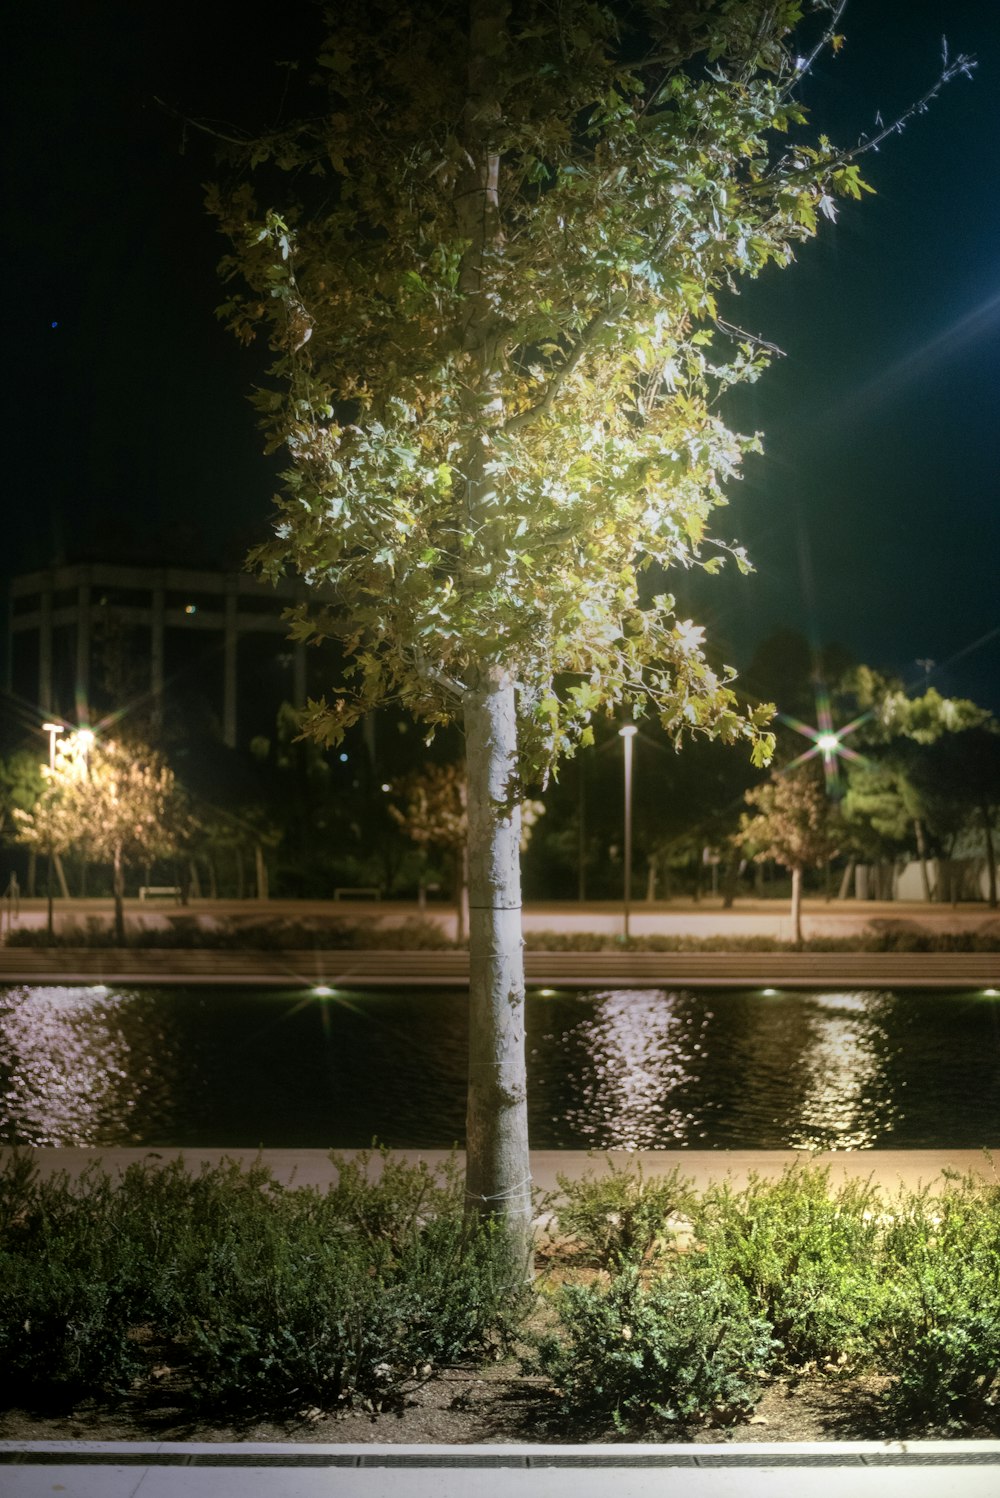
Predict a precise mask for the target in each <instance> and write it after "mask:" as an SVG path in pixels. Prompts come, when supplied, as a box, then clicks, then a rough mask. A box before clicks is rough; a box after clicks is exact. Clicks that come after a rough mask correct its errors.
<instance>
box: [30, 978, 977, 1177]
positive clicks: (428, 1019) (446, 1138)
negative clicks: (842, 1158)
mask: <svg viewBox="0 0 1000 1498" xmlns="http://www.w3.org/2000/svg"><path fill="white" fill-rule="evenodd" d="M527 1016H528V1028H527V1056H528V1088H529V1092H528V1096H529V1115H530V1132H531V1142H532V1145H533V1146H534V1147H535V1148H536V1149H589V1148H593V1149H656V1148H695V1149H726V1148H729V1149H748V1148H760V1149H779V1148H789V1147H794V1148H810V1147H812V1148H818V1149H848V1148H851V1149H870V1148H876V1147H886V1148H955V1149H958V1148H972V1149H974V1148H980V1147H983V1146H996V1145H997V1144H1000V999H997V998H991V997H988V996H986V995H985V994H976V993H961V992H959V993H941V992H934V993H929V992H926V991H916V992H888V991H884V992H874V993H873V992H850V991H842V992H841V991H838V992H832V991H830V992H819V991H817V992H795V991H792V990H787V991H779V992H777V993H772V992H770V991H767V992H762V991H761V990H756V991H722V992H720V991H714V990H713V991H711V992H708V991H705V990H697V991H693V990H688V989H677V990H666V989H648V990H610V991H603V992H593V993H579V992H576V991H569V990H556V991H553V990H540V991H536V992H534V993H532V994H530V995H529V1000H528V1008H527ZM466 1038H467V1029H466V999H465V996H464V995H463V994H462V993H461V992H458V991H455V990H447V991H437V990H433V991H428V990H425V989H420V990H415V989H414V990H408V991H403V992H353V991H348V990H336V991H335V992H334V993H332V994H327V995H318V994H314V993H311V992H308V991H306V992H303V991H302V990H296V991H294V992H287V991H279V992H275V991H273V990H254V989H237V990H233V989H231V988H228V987H227V988H224V989H213V988H205V987H200V986H199V987H193V988H190V989H183V988H164V989H152V988H119V987H114V988H104V987H101V986H97V987H67V986H55V985H32V986H20V987H11V988H6V989H0V1143H3V1144H17V1143H23V1144H40V1145H74V1144H75V1145H104V1146H110V1145H116V1144H122V1145H148V1146H149V1147H151V1148H163V1147H172V1146H173V1147H179V1146H201V1145H204V1146H208V1145H215V1146H221V1147H228V1148H256V1147H257V1146H262V1147H265V1148H268V1147H270V1148H279V1147H310V1148H327V1147H332V1146H340V1147H343V1148H354V1147H361V1146H364V1145H367V1144H370V1143H371V1141H372V1140H373V1139H374V1138H378V1139H379V1140H380V1141H382V1142H384V1143H386V1144H388V1145H391V1146H393V1147H394V1148H399V1149H402V1148H435V1147H447V1146H449V1145H451V1144H452V1143H456V1142H457V1143H459V1144H461V1142H462V1139H463V1132H464V1124H463V1117H464V1098H465V1053H466Z"/></svg>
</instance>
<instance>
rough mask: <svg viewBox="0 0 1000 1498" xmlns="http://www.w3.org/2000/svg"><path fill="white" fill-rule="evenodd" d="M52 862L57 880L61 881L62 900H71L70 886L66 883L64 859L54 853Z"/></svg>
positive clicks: (60, 892)
mask: <svg viewBox="0 0 1000 1498" xmlns="http://www.w3.org/2000/svg"><path fill="white" fill-rule="evenodd" d="M52 862H53V863H54V864H55V869H56V878H57V879H58V880H59V894H60V896H61V898H62V899H64V900H68V899H69V885H68V884H67V883H66V870H65V869H64V868H63V861H62V858H61V857H60V855H59V854H58V853H53V855H52Z"/></svg>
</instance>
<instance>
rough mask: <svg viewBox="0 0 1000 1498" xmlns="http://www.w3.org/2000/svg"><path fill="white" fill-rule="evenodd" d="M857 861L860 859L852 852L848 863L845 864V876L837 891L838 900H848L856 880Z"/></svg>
mask: <svg viewBox="0 0 1000 1498" xmlns="http://www.w3.org/2000/svg"><path fill="white" fill-rule="evenodd" d="M857 861H858V860H857V859H856V858H855V856H854V854H853V853H852V854H851V855H850V857H849V858H848V860H847V862H846V864H845V865H844V874H843V878H842V879H841V881H840V888H839V889H838V891H837V899H838V900H846V899H848V898H849V897H850V893H851V885H852V883H853V882H854V869H855V865H856V864H857Z"/></svg>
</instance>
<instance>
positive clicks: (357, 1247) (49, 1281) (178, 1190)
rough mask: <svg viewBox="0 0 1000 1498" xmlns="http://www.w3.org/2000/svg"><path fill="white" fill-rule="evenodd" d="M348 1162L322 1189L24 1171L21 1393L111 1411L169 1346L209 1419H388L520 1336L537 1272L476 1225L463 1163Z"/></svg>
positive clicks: (13, 1326)
mask: <svg viewBox="0 0 1000 1498" xmlns="http://www.w3.org/2000/svg"><path fill="white" fill-rule="evenodd" d="M336 1163H337V1164H338V1165H339V1169H340V1180H339V1183H338V1184H337V1185H336V1186H333V1187H332V1188H331V1189H330V1190H328V1191H326V1192H320V1191H316V1190H313V1189H310V1188H305V1187H297V1188H292V1187H289V1188H285V1187H283V1186H281V1185H280V1183H278V1182H276V1181H275V1180H274V1178H273V1176H272V1175H271V1174H270V1172H269V1171H268V1170H267V1169H266V1168H265V1167H264V1166H263V1165H261V1164H259V1163H257V1164H255V1165H253V1166H252V1167H251V1168H250V1169H248V1170H242V1169H240V1167H239V1166H237V1165H235V1164H233V1163H232V1162H229V1163H224V1164H223V1165H221V1166H219V1167H216V1168H213V1169H207V1168H205V1169H203V1170H202V1172H201V1174H200V1175H193V1176H192V1175H189V1174H188V1173H187V1171H186V1170H185V1169H184V1168H183V1166H182V1164H181V1163H180V1162H175V1163H173V1164H171V1165H167V1166H165V1167H163V1168H154V1167H153V1166H151V1165H147V1164H143V1165H137V1166H133V1167H131V1168H130V1169H129V1170H128V1171H127V1172H126V1173H125V1175H124V1177H123V1178H122V1180H121V1181H120V1183H115V1182H113V1181H112V1179H111V1178H110V1177H109V1176H108V1175H107V1174H105V1173H104V1172H102V1171H101V1170H100V1169H99V1168H98V1167H96V1166H95V1167H92V1168H91V1169H89V1170H88V1171H86V1172H85V1173H84V1175H83V1176H82V1177H81V1178H80V1179H79V1180H78V1181H77V1182H76V1183H74V1184H70V1183H69V1182H68V1181H67V1180H66V1178H65V1177H59V1178H56V1179H54V1180H52V1181H48V1182H40V1181H38V1179H37V1178H36V1177H35V1176H34V1175H33V1173H31V1171H30V1169H29V1168H27V1167H25V1165H24V1162H23V1157H18V1156H14V1157H13V1161H12V1163H11V1164H9V1165H8V1167H7V1169H6V1170H5V1171H4V1172H3V1174H2V1176H0V1391H2V1394H3V1395H4V1396H5V1397H6V1399H7V1400H8V1402H12V1401H17V1402H19V1403H21V1402H26V1401H27V1402H30V1403H35V1404H42V1405H52V1404H55V1403H58V1404H65V1403H66V1402H72V1401H73V1400H74V1399H76V1398H78V1397H80V1396H81V1395H82V1394H85V1393H87V1394H92V1395H103V1396H111V1395H113V1394H115V1393H118V1392H121V1391H122V1390H123V1389H125V1388H127V1387H128V1385H129V1384H130V1382H132V1381H133V1380H134V1379H135V1378H136V1377H138V1376H139V1375H140V1374H141V1373H142V1372H143V1370H144V1368H145V1366H146V1363H145V1356H146V1355H145V1352H144V1348H145V1346H146V1344H147V1343H149V1342H150V1341H159V1342H160V1343H163V1342H167V1343H169V1344H171V1346H172V1348H173V1349H175V1351H176V1361H178V1362H180V1363H182V1364H183V1365H184V1367H185V1369H186V1372H187V1375H188V1376H189V1378H190V1380H191V1382H192V1384H193V1387H194V1389H195V1391H196V1392H197V1394H198V1397H199V1399H200V1401H201V1403H202V1405H203V1407H212V1406H214V1407H218V1408H225V1409H227V1410H233V1409H236V1410H239V1412H240V1413H241V1414H242V1415H244V1416H249V1415H251V1414H254V1413H266V1412H273V1413H281V1412H285V1411H287V1410H289V1409H291V1408H297V1407H301V1405H302V1404H304V1403H314V1404H320V1405H323V1406H326V1407H329V1406H330V1405H332V1404H335V1403H338V1402H339V1403H344V1402H349V1401H351V1400H353V1399H356V1398H364V1399H367V1400H369V1401H370V1402H372V1403H376V1402H377V1403H379V1404H382V1403H385V1402H386V1401H387V1400H391V1399H393V1398H396V1397H398V1387H399V1383H400V1380H401V1379H403V1378H405V1377H406V1376H408V1375H409V1374H410V1373H411V1372H412V1370H413V1368H414V1367H420V1366H423V1365H424V1364H427V1363H430V1364H438V1363H440V1362H442V1361H455V1360H457V1359H459V1358H463V1357H469V1356H475V1355H477V1354H482V1353H484V1352H485V1351H486V1350H487V1349H489V1348H492V1347H493V1346H495V1345H496V1344H497V1342H500V1343H503V1342H505V1341H506V1340H508V1339H509V1337H510V1336H511V1335H512V1332H513V1330H514V1328H515V1326H516V1324H517V1321H518V1318H519V1317H520V1316H521V1315H522V1314H523V1312H524V1310H525V1295H524V1283H523V1282H524V1266H523V1265H520V1266H518V1265H514V1264H512V1263H511V1261H510V1257H509V1251H508V1249H507V1245H506V1240H505V1238H504V1236H503V1234H502V1233H501V1232H499V1231H497V1230H495V1229H493V1228H492V1227H491V1226H490V1225H489V1224H476V1223H472V1224H469V1223H467V1222H466V1221H465V1219H464V1214H463V1192H462V1188H461V1183H460V1181H459V1179H458V1173H457V1170H456V1169H455V1167H454V1165H451V1166H449V1167H448V1168H447V1169H445V1170H444V1171H439V1172H431V1171H430V1170H428V1168H427V1167H426V1166H424V1165H417V1166H409V1165H406V1164H404V1163H402V1162H400V1161H395V1160H392V1159H391V1158H390V1157H388V1156H385V1155H383V1156H381V1157H379V1158H378V1159H377V1161H375V1162H373V1160H372V1159H371V1158H368V1157H365V1158H363V1159H362V1160H360V1161H357V1162H347V1161H337V1162H336ZM373 1163H374V1164H375V1165H376V1167H381V1169H380V1172H379V1169H378V1168H376V1169H374V1170H373V1171H372V1175H371V1177H369V1174H368V1170H369V1167H371V1166H372V1165H373Z"/></svg>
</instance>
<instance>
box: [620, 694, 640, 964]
mask: <svg viewBox="0 0 1000 1498" xmlns="http://www.w3.org/2000/svg"><path fill="white" fill-rule="evenodd" d="M638 732H639V730H638V729H637V728H636V726H635V724H634V723H626V724H624V725H623V726H622V727H621V728H619V730H618V733H619V736H620V738H621V739H622V742H623V744H624V748H625V884H624V891H623V893H624V900H623V914H624V917H625V920H624V926H625V931H624V934H625V939H626V941H627V940H628V936H629V926H628V923H629V915H630V913H631V905H632V740H633V739H634V738H635V736H636V734H637V733H638Z"/></svg>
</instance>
